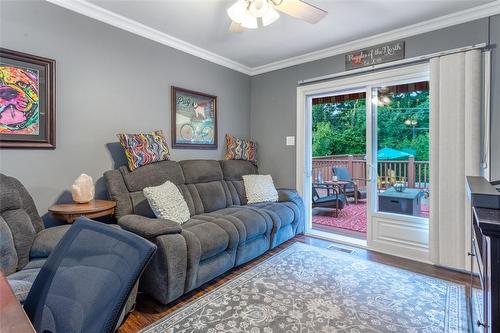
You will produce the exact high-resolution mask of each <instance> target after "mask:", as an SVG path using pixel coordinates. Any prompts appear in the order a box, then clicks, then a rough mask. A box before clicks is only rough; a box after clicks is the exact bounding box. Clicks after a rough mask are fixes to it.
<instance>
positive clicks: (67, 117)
mask: <svg viewBox="0 0 500 333" xmlns="http://www.w3.org/2000/svg"><path fill="white" fill-rule="evenodd" d="M0 6H1V11H0V13H1V14H0V34H1V35H0V41H1V46H2V47H5V48H9V49H13V50H17V51H21V52H26V53H31V54H35V55H40V56H44V57H48V58H53V59H55V60H56V61H57V76H56V82H57V98H56V102H57V148H56V149H55V150H19V149H15V150H7V149H3V150H0V172H2V173H5V174H8V175H12V176H15V177H17V178H19V179H20V180H21V181H22V182H23V183H24V184H25V186H27V188H28V190H29V191H30V193H31V194H32V195H33V197H34V199H35V202H36V203H37V206H38V209H39V211H40V214H44V213H45V212H46V211H47V208H48V207H49V206H50V205H51V204H52V203H54V202H56V201H59V202H60V201H69V200H71V199H70V196H69V193H68V192H65V191H67V189H69V188H70V186H71V184H72V182H73V180H74V179H75V178H76V177H77V176H78V175H79V174H80V173H83V172H85V173H87V174H89V175H91V176H92V177H93V178H94V181H97V188H96V190H97V192H98V195H99V196H103V195H105V193H104V192H105V187H104V184H103V183H102V179H101V180H99V178H101V177H102V174H103V172H104V171H106V170H109V169H111V168H114V167H115V165H116V164H117V163H118V164H120V163H122V162H123V153H122V152H121V150H119V149H116V148H117V147H116V145H108V144H109V143H113V142H116V141H117V139H116V136H115V134H116V133H119V132H141V131H151V130H154V129H162V130H164V132H165V133H166V134H167V135H169V134H170V86H171V85H176V86H180V87H185V88H188V89H193V90H197V91H202V92H206V93H210V94H214V95H217V96H218V102H219V105H218V106H219V118H218V119H219V147H220V148H219V149H218V150H216V151H210V150H201V151H197V150H173V151H172V157H173V159H175V160H181V159H191V158H214V159H219V158H222V157H223V150H224V149H223V148H224V141H223V138H224V134H225V133H232V134H234V135H237V136H241V137H248V136H249V135H250V125H249V124H250V78H249V77H248V76H246V75H243V74H240V73H238V72H235V71H233V70H230V69H227V68H224V67H222V66H218V65H215V64H213V63H210V62H207V61H205V60H202V59H199V58H196V57H193V56H191V55H188V54H185V53H183V52H180V51H177V50H174V49H172V48H169V47H166V46H163V45H161V44H158V43H155V42H153V41H150V40H148V39H145V38H142V37H138V36H135V35H133V34H130V33H128V32H125V31H123V30H120V29H117V28H113V27H111V26H108V25H106V24H104V23H100V22H98V21H94V20H92V19H89V18H87V17H84V16H82V15H79V14H76V13H73V12H70V11H68V10H65V9H62V8H60V7H57V6H54V5H51V4H49V3H46V2H44V1H8V2H6V1H2V2H1V3H0ZM21 23H22V24H21ZM169 142H170V137H169ZM110 149H111V150H110Z"/></svg>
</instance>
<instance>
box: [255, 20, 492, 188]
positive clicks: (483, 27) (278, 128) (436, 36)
mask: <svg viewBox="0 0 500 333" xmlns="http://www.w3.org/2000/svg"><path fill="white" fill-rule="evenodd" d="M495 20H496V27H494V26H493V25H492V29H491V31H492V34H496V36H497V37H496V41H497V43H498V39H499V38H500V36H499V35H500V28H499V26H500V23H499V22H498V21H499V19H498V16H497V17H496V18H495ZM494 28H495V29H496V30H495V32H493V31H494ZM405 41H406V56H407V57H408V58H411V57H415V56H418V55H424V54H430V53H434V52H439V51H444V50H449V49H454V48H458V47H462V46H468V45H472V44H478V43H483V42H487V41H488V19H487V18H485V19H481V20H477V21H473V22H469V23H465V24H461V25H456V26H453V27H450V28H446V29H442V30H437V31H433V32H429V33H425V34H421V35H417V36H414V37H410V38H406V39H405ZM498 57H499V54H498V52H496V59H497V64H496V77H495V79H494V81H495V83H496V84H497V85H496V89H497V93H496V95H497V96H496V97H495V98H496V101H497V102H496V103H493V104H494V106H493V107H494V110H493V113H494V115H495V120H494V121H496V127H497V128H500V94H498V84H500V83H499V82H500V73H499V67H500V64H499V61H498ZM343 71H344V57H343V56H334V57H330V58H326V59H321V60H318V61H313V62H309V63H306V64H301V65H297V66H294V67H289V68H285V69H282V70H277V71H274V72H270V73H265V74H262V75H258V76H255V77H252V95H251V136H252V138H253V139H255V140H256V141H257V142H258V144H259V151H258V157H259V167H260V171H261V172H264V173H270V174H272V175H273V178H274V179H275V180H276V181H277V183H278V185H279V186H286V187H295V169H296V165H295V149H294V147H286V146H285V136H286V135H295V133H296V99H297V91H296V88H297V82H298V81H299V80H303V79H308V78H314V77H319V76H323V75H328V74H333V73H338V72H343ZM493 91H495V90H493ZM494 139H495V138H494ZM499 140H500V131H497V133H496V142H499ZM494 146H495V147H494V149H495V148H496V149H497V153H496V155H495V157H496V159H497V161H496V165H495V166H496V171H497V174H499V173H500V171H499V170H498V169H499V168H500V147H499V146H500V145H499V144H496V145H495V144H494ZM497 178H499V177H497Z"/></svg>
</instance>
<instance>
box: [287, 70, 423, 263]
mask: <svg viewBox="0 0 500 333" xmlns="http://www.w3.org/2000/svg"><path fill="white" fill-rule="evenodd" d="M428 79H429V64H428V63H427V62H426V63H422V64H417V65H412V66H406V67H401V68H396V69H390V70H385V71H380V72H373V73H368V74H363V75H357V76H351V77H345V78H339V79H336V80H331V81H325V82H319V83H315V84H309V85H304V86H299V87H298V88H297V133H296V135H297V141H296V145H297V150H296V165H297V168H296V188H297V191H298V192H299V194H300V195H302V197H303V198H304V202H305V218H306V227H305V232H306V234H308V233H309V234H310V233H311V229H312V220H311V217H312V214H311V211H312V209H311V205H310V203H311V201H312V199H311V198H312V195H311V181H312V179H311V178H312V159H311V156H312V144H311V143H312V99H313V98H314V97H318V96H321V95H325V94H331V93H332V92H335V93H337V92H340V91H344V90H345V91H352V90H364V91H366V98H367V102H366V112H367V117H366V119H367V124H366V128H367V133H366V135H367V140H366V141H367V149H366V153H367V162H368V163H369V164H368V165H367V172H368V175H367V178H368V181H369V182H372V183H373V182H375V183H376V172H372V171H373V170H372V167H370V164H371V162H372V161H374V154H376V149H374V148H373V142H376V141H375V140H376V136H374V134H375V135H376V131H375V133H373V132H374V131H373V130H372V129H374V128H376V127H375V126H374V125H376V114H375V115H374V114H373V112H372V105H371V91H372V87H379V86H383V85H396V84H402V83H407V82H411V81H413V82H416V81H420V80H422V81H423V80H428ZM368 188H369V189H370V190H369V191H368V193H367V194H368V198H367V208H368V221H370V223H368V224H367V242H366V245H367V247H368V248H370V249H374V250H377V251H380V252H391V254H395V255H398V254H399V255H401V256H403V257H407V258H410V259H415V260H420V261H425V262H428V261H429V257H428V239H427V240H426V246H427V251H424V252H425V253H421V251H420V252H419V253H413V252H412V251H411V249H410V251H409V250H408V248H407V247H408V245H409V244H407V243H406V244H405V242H401V241H400V240H399V244H397V246H403V247H404V249H403V251H399V250H398V251H396V252H395V249H394V247H393V246H392V245H394V244H392V243H393V242H391V241H390V240H389V241H388V242H389V244H388V245H390V246H385V244H384V243H386V242H387V240H384V241H383V242H380V239H376V238H377V237H376V235H375V234H378V233H377V230H372V229H373V228H372V223H371V221H372V218H374V217H378V218H381V219H385V220H387V221H389V220H391V221H396V222H399V221H400V220H403V221H406V222H407V223H414V221H416V220H418V221H417V222H419V223H420V224H422V222H423V221H422V220H426V219H421V218H420V219H419V218H418V217H410V216H408V217H406V216H404V217H402V216H400V215H397V216H396V215H395V214H388V213H381V212H376V213H374V209H373V207H374V206H373V205H374V203H375V201H374V200H376V189H375V190H374V188H375V186H368ZM396 218H397V219H396ZM403 227H404V226H403ZM426 228H427V230H428V226H427V227H426ZM374 231H375V232H374ZM427 237H428V236H427ZM339 240H340V241H342V239H339ZM394 241H396V240H394ZM356 245H363V244H356ZM410 245H412V244H410ZM413 245H414V244H413ZM418 246H420V247H422V245H421V244H418ZM424 247H425V246H424ZM420 250H421V249H420ZM417 252H418V251H417Z"/></svg>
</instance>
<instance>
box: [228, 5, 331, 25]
mask: <svg viewBox="0 0 500 333" xmlns="http://www.w3.org/2000/svg"><path fill="white" fill-rule="evenodd" d="M278 11H280V12H283V13H285V14H288V15H290V16H293V17H296V18H298V19H301V20H303V21H306V22H309V23H312V24H315V23H318V22H319V21H320V20H321V19H322V18H323V17H325V16H326V14H328V12H326V11H324V10H323V9H321V8H318V7H316V6H313V5H310V4H308V3H306V2H304V1H301V0H238V1H236V3H235V4H233V5H232V6H231V7H229V8H228V10H227V14H228V15H229V17H230V18H231V20H232V22H231V25H230V27H229V31H230V32H242V31H244V30H245V29H257V28H258V27H259V21H261V22H262V26H268V25H269V24H271V23H273V22H275V21H276V20H277V19H279V17H280V14H279V12H278Z"/></svg>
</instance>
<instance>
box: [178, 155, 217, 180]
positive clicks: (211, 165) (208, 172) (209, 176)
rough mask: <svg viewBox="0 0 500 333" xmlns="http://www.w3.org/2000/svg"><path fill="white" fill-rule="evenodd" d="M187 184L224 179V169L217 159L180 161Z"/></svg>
mask: <svg viewBox="0 0 500 333" xmlns="http://www.w3.org/2000/svg"><path fill="white" fill-rule="evenodd" d="M179 164H180V165H181V168H182V171H183V172H184V178H185V181H186V184H197V183H208V182H213V181H221V180H222V179H223V174H222V169H221V166H220V164H219V161H217V160H186V161H180V162H179Z"/></svg>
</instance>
